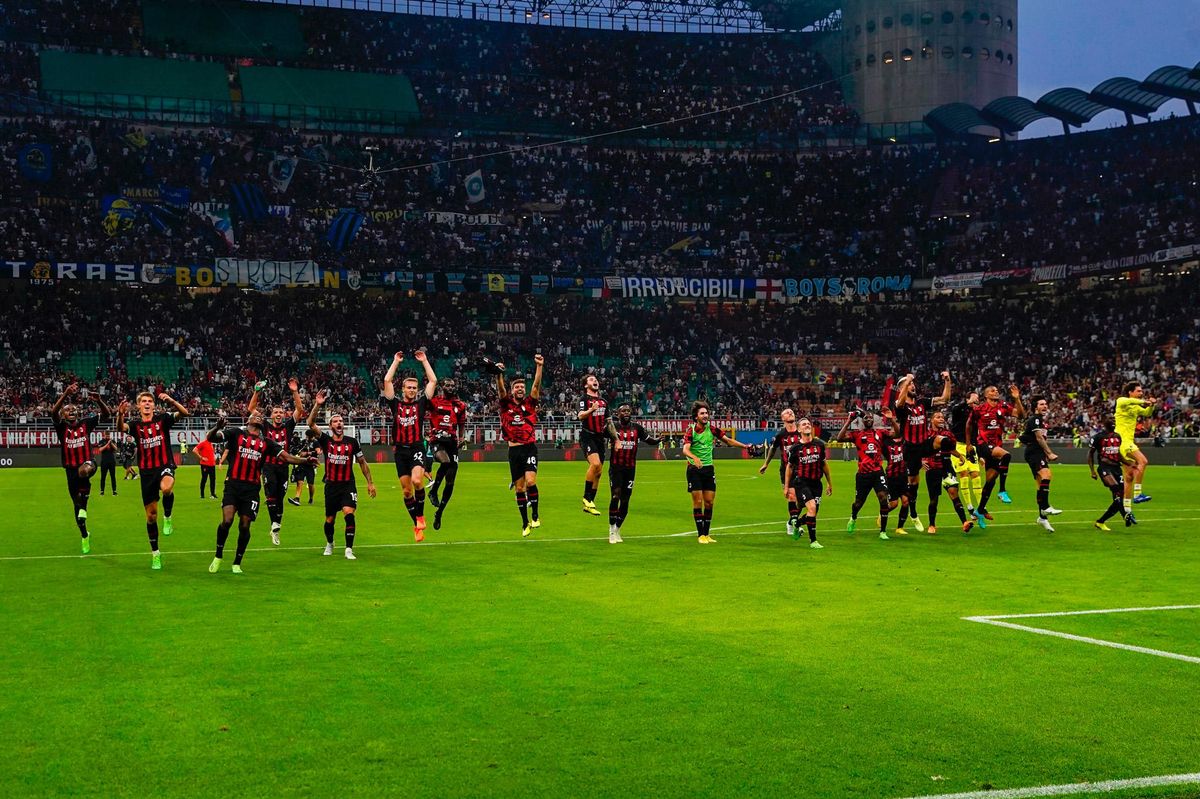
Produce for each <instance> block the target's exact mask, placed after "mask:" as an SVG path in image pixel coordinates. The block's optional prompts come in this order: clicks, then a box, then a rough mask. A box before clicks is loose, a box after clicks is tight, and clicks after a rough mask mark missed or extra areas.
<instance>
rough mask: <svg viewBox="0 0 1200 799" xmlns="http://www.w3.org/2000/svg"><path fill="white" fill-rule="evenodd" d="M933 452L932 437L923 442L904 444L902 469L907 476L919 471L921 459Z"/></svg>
mask: <svg viewBox="0 0 1200 799" xmlns="http://www.w3.org/2000/svg"><path fill="white" fill-rule="evenodd" d="M932 454H933V439H932V438H931V439H929V440H928V441H926V442H925V443H924V444H909V443H907V442H905V444H904V470H905V471H906V472H907V473H908V476H909V477H912V476H913V475H916V474H920V473H921V459H922V458H928V457H929V456H930V455H932Z"/></svg>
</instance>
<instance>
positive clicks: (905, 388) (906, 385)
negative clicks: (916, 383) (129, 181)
mask: <svg viewBox="0 0 1200 799" xmlns="http://www.w3.org/2000/svg"><path fill="white" fill-rule="evenodd" d="M915 379H916V377H915V375H913V373H912V372H909V373H908V374H906V375H905V376H904V377H902V378H900V382H899V383H897V384H896V385H897V389H896V401H895V402H893V403H892V405H894V406H895V407H897V408H900V407H903V406H904V403H905V402H907V401H908V393H909V392H910V391H912V387H913V380H915Z"/></svg>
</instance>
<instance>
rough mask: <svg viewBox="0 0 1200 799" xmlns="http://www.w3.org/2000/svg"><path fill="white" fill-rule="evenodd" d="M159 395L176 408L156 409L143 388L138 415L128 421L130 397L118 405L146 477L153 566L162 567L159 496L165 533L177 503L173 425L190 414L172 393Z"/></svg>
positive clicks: (170, 526)
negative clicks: (159, 545)
mask: <svg viewBox="0 0 1200 799" xmlns="http://www.w3.org/2000/svg"><path fill="white" fill-rule="evenodd" d="M158 398H159V399H160V400H161V401H163V402H165V403H168V404H170V405H173V406H174V407H175V410H174V411H169V412H168V411H163V412H159V411H156V409H155V403H154V395H153V394H151V393H150V392H149V391H143V392H141V393H140V394H138V395H137V415H138V418H136V419H133V420H131V421H129V422H126V421H125V416H126V414H128V413H129V410H130V407H129V400H125V401H124V402H122V403H121V405H120V406H119V407H118V408H117V432H118V433H128V434H129V435H131V436H133V439H134V441H135V442H136V446H137V458H138V462H137V463H138V472H139V473H140V474H141V481H142V506H143V507H144V508H145V509H146V537H147V538H148V539H150V568H151V569H154V570H155V571H157V570H159V569H161V568H162V553H161V552H159V550H158V498H159V494H160V492H161V494H162V505H163V530H162V533H163V535H170V534H171V533H172V532H173V530H174V528H175V526H174V524H173V523H172V521H171V509H172V508H174V507H175V454H174V452H173V451H172V450H171V428H172V427H174V426H175V423H176V422H178V421H179V420H180V419H182V418H184V417H186V416H190V415H191V414H190V413H188V409H187V408H185V407H183V406H182V405H180V404H179V403H178V402H176V401H175V400H174V399H173V398H172V397H171V395H170V394H167V393H165V392H164V393H162V394H159V395H158Z"/></svg>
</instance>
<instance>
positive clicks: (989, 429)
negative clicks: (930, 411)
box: [967, 386, 1025, 529]
mask: <svg viewBox="0 0 1200 799" xmlns="http://www.w3.org/2000/svg"><path fill="white" fill-rule="evenodd" d="M1008 394H1009V396H1010V397H1012V404H1011V405H1010V404H1009V403H1007V402H1001V401H1000V389H998V388H996V386H988V387H987V388H985V389H984V390H983V402H981V403H980V404H978V405H976V406H975V410H973V411H971V415H970V417H968V419H967V438H968V439H969V440H970V441H972V442H973V443H974V444H975V451H976V452H977V453H979V457H980V458H981V459H982V460H983V465H984V467H985V472H984V477H985V480H984V483H983V495H982V496H981V497H980V498H979V507H978V508H976V509H975V519H976V520H977V521H979V526H980V527H981V528H984V529H986V527H987V525H986V523H985V520H986V521H989V522H990V521H991V520H992V515H991V514H990V513H988V512H987V503H988V500H989V499H991V496H992V491H993V489H995V487H996V480H997V479H998V478H999V477H1000V476H1001V475H1007V474H1008V465H1009V464H1010V463H1011V462H1012V455H1010V454H1009V453H1008V451H1007V450H1005V449H1004V446H1003V444H1004V420H1005V418H1007V417H1010V416H1015V417H1016V418H1018V419H1023V418H1025V406H1024V405H1022V404H1021V391H1020V389H1018V388H1017V387H1016V386H1009V387H1008ZM1000 500H1001V501H1002V502H1003V501H1005V498H1004V497H1001V498H1000ZM1008 501H1009V502H1011V501H1012V500H1008Z"/></svg>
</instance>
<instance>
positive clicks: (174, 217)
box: [139, 203, 184, 236]
mask: <svg viewBox="0 0 1200 799" xmlns="http://www.w3.org/2000/svg"><path fill="white" fill-rule="evenodd" d="M139 210H140V211H141V213H142V214H144V215H145V217H146V219H147V220H149V222H150V224H151V225H152V226H153V227H154V229H155V230H157V231H158V232H159V233H163V234H165V235H167V236H170V235H171V233H172V232H173V231H174V230H175V228H176V227H177V226H178V225H179V224H181V223H182V222H183V216H184V214H183V212H182V211H181V210H179V209H178V208H174V207H172V206H169V205H162V204H160V203H142V204H141V206H139Z"/></svg>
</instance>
